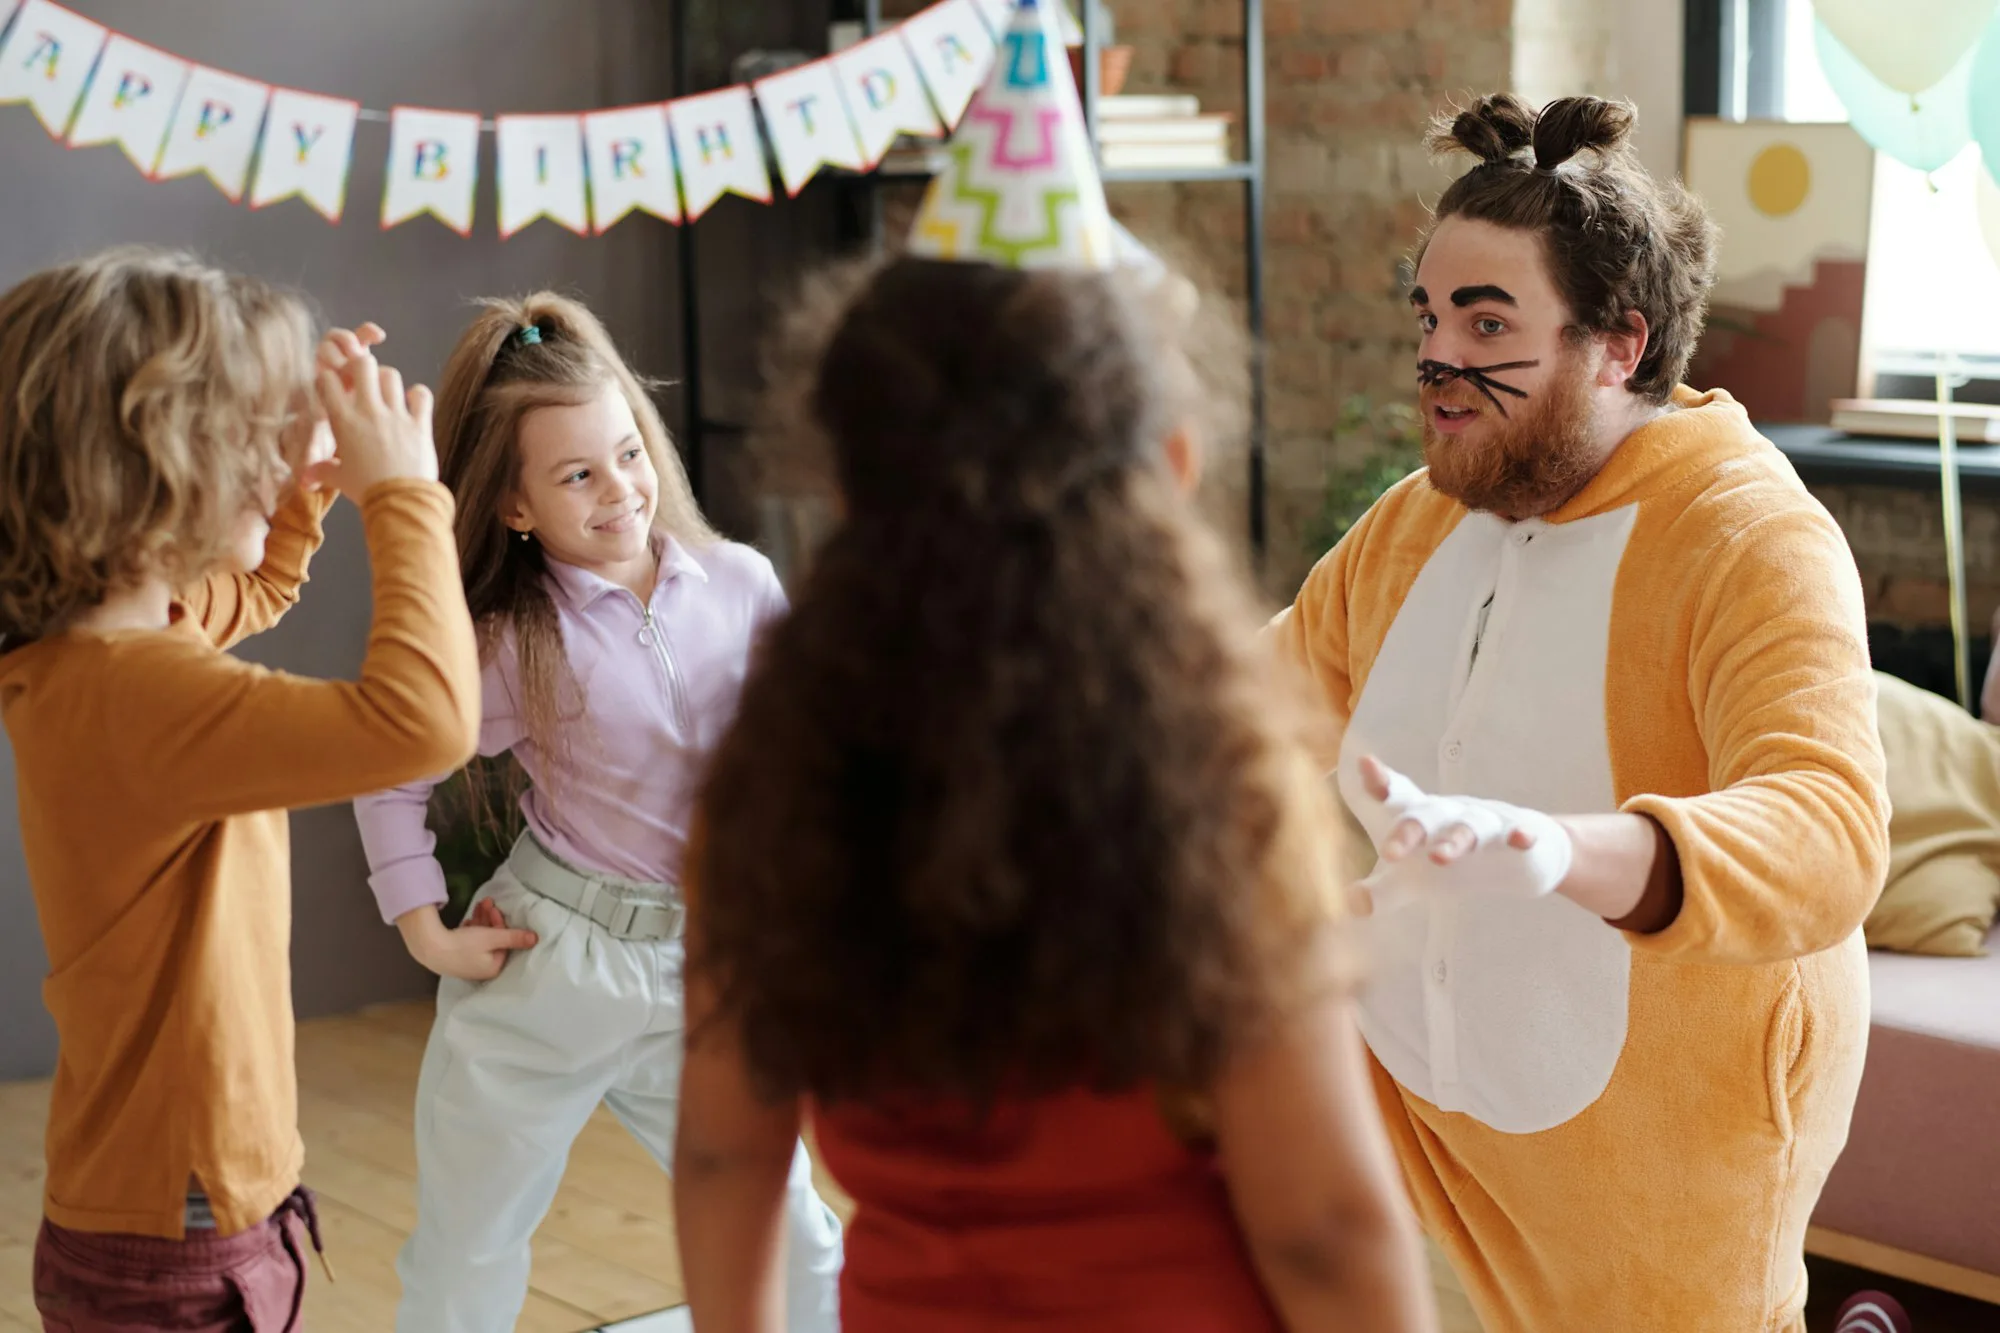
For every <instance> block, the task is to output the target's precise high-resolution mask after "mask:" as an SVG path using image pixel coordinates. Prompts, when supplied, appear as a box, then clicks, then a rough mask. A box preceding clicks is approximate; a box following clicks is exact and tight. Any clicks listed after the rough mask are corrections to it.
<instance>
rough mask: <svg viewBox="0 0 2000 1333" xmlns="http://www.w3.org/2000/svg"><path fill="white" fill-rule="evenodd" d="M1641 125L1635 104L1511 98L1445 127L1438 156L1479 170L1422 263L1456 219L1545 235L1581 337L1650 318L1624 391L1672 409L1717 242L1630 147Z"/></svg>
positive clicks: (1445, 209)
mask: <svg viewBox="0 0 2000 1333" xmlns="http://www.w3.org/2000/svg"><path fill="white" fill-rule="evenodd" d="M1636 120H1637V112H1636V111H1634V109H1633V108H1632V106H1631V105H1630V104H1629V103H1625V102H1607V101H1604V100H1602V99H1601V98H1596V97H1562V98H1558V99H1556V100H1555V101H1553V102H1550V103H1549V104H1548V105H1547V106H1545V107H1543V108H1542V109H1541V111H1540V112H1539V113H1537V112H1535V111H1533V110H1531V109H1529V107H1528V106H1527V104H1526V103H1524V102H1522V101H1521V100H1520V99H1519V98H1516V97H1513V96H1511V95H1509V94H1505V93H1503V94H1500V95H1499V96H1496V97H1482V98H1481V99H1479V101H1478V102H1476V103H1475V104H1473V106H1471V107H1470V108H1469V109H1467V110H1464V111H1457V112H1446V113H1444V114H1442V115H1440V116H1438V117H1437V119H1436V120H1435V121H1433V122H1432V124H1431V128H1430V131H1429V133H1428V135H1427V136H1426V138H1425V143H1426V145H1427V146H1428V147H1429V148H1430V150H1431V151H1432V152H1433V153H1437V154H1440V155H1442V154H1446V153H1451V152H1466V153H1470V154H1472V155H1473V156H1474V157H1477V158H1478V159H1479V165H1477V166H1475V167H1473V168H1472V170H1470V171H1468V172H1466V173H1465V174H1464V175H1463V176H1460V177H1459V178H1458V179H1457V180H1455V181H1453V182H1452V183H1451V185H1450V186H1448V187H1447V188H1446V190H1445V192H1444V195H1443V197H1442V198H1440V199H1439V200H1438V205H1437V208H1436V210H1435V211H1434V214H1433V218H1432V222H1431V226H1430V228H1429V229H1427V230H1426V232H1425V234H1424V236H1423V238H1422V240H1421V241H1420V242H1419V244H1418V246H1417V255H1416V257H1417V258H1418V259H1421V258H1422V257H1423V251H1424V248H1425V247H1426V246H1428V245H1429V244H1430V237H1431V235H1432V234H1433V233H1434V232H1435V230H1436V227H1437V224H1438V223H1440V222H1443V221H1444V220H1445V219H1446V218H1450V217H1463V218H1470V219H1473V220H1476V221H1480V222H1490V223H1493V224H1494V225H1496V226H1501V227H1512V228H1515V229H1517V230H1521V231H1529V232H1534V233H1536V234H1538V235H1540V236H1541V237H1542V241H1543V251H1544V253H1545V255H1546V256H1547V260H1548V265H1549V271H1550V273H1551V274H1552V275H1553V276H1554V278H1555V284H1556V289H1557V290H1558V291H1560V292H1561V293H1562V294H1563V299H1564V300H1565V301H1566V302H1567V303H1568V305H1569V308H1570V312H1571V316H1572V318H1573V320H1574V323H1573V325H1572V332H1573V333H1574V334H1575V335H1577V336H1579V337H1583V336H1588V335H1590V334H1593V333H1623V332H1629V331H1630V325H1631V312H1632V311H1635V310H1636V311H1638V312H1639V313H1640V314H1641V315H1643V316H1645V319H1646V329H1647V341H1646V352H1645V355H1644V356H1643V357H1642V358H1641V359H1640V361H1639V366H1638V369H1637V370H1636V371H1635V372H1634V373H1633V375H1632V378H1631V379H1629V380H1627V381H1626V387H1627V388H1629V389H1630V390H1631V391H1632V392H1633V393H1635V394H1638V395H1640V396H1641V397H1643V398H1646V399H1649V400H1650V401H1652V402H1655V403H1664V402H1666V401H1667V399H1668V398H1670V397H1671V396H1672V395H1673V391H1674V387H1675V386H1676V385H1678V384H1679V383H1680V381H1681V377H1682V376H1683V375H1685V374H1686V373H1687V368H1688V361H1689V360H1690V359H1691V358H1692V357H1693V356H1694V351H1695V345H1696V344H1697V343H1699V342H1700V341H1701V330H1702V324H1703V322H1704V321H1705V320H1706V318H1707V315H1708V294H1709V289H1710V288H1711V287H1712V286H1714V284H1715V245H1716V236H1717V232H1716V227H1715V224H1714V222H1712V221H1711V220H1710V219H1709V216H1708V210H1707V209H1705V208H1704V207H1703V206H1702V203H1701V201H1700V200H1699V199H1697V198H1695V197H1694V196H1693V195H1692V194H1689V193H1688V192H1687V190H1686V189H1684V188H1682V186H1681V184H1680V182H1678V181H1666V182H1660V181H1656V180H1654V179H1653V178H1652V176H1650V175H1649V174H1647V172H1646V169H1645V168H1644V167H1643V166H1641V165H1640V164H1639V160H1638V158H1637V157H1636V156H1634V155H1633V153H1632V150H1631V148H1630V146H1629V144H1628V142H1627V140H1628V139H1629V138H1630V136H1631V133H1632V126H1633V124H1634V123H1635V121H1636ZM1578 154H1586V155H1587V156H1585V157H1582V158H1579V157H1578Z"/></svg>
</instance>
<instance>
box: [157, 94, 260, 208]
mask: <svg viewBox="0 0 2000 1333" xmlns="http://www.w3.org/2000/svg"><path fill="white" fill-rule="evenodd" d="M270 100H271V85H270V84H268V83H258V82H257V81H256V80H255V79H239V78H237V77H236V76H235V75H234V74H224V73H223V72H222V71H221V70H219V69H208V68H206V67H204V66H201V65H197V66H195V68H194V72H193V73H192V74H190V75H188V81H187V87H186V88H184V89H182V91H181V104H180V109H179V110H177V111H176V112H175V113H174V123H173V126H172V128H170V129H169V130H168V131H167V146H166V147H165V148H164V149H162V150H161V152H160V169H159V172H158V179H160V180H172V179H173V178H174V177H176V176H187V175H192V174H193V173H194V172H197V171H205V172H207V173H208V178H209V179H210V180H212V181H214V182H215V188H216V189H218V190H220V191H222V192H223V193H224V194H226V195H228V196H229V202H231V203H237V202H239V201H240V200H241V199H242V198H243V186H244V184H245V182H246V181H247V180H248V179H249V176H250V159H251V157H252V156H253V155H254V154H255V153H256V151H257V140H258V137H259V135H260V133H261V131H262V129H263V126H264V106H265V104H266V103H268V102H269V101H270Z"/></svg>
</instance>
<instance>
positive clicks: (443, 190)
mask: <svg viewBox="0 0 2000 1333" xmlns="http://www.w3.org/2000/svg"><path fill="white" fill-rule="evenodd" d="M478 183H479V116H478V115H477V114H476V113H474V112H470V111H431V110H428V109H426V108H423V107H411V106H399V107H392V108H391V109H390V111H389V166H388V171H387V175H386V177H385V184H384V185H383V188H382V228H383V230H384V231H386V230H388V229H389V228H390V227H393V226H396V225H397V224H398V223H402V222H408V221H409V220H410V219H411V218H413V217H415V216H417V214H419V213H429V214H430V215H431V216H432V217H434V218H436V219H437V220H438V221H439V222H442V223H444V225H445V226H447V227H450V228H451V229H452V230H453V231H455V232H457V233H458V234H459V235H461V236H470V235H471V234H472V202H473V191H474V188H475V187H476V186H477V185H478Z"/></svg>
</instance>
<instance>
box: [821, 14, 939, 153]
mask: <svg viewBox="0 0 2000 1333" xmlns="http://www.w3.org/2000/svg"><path fill="white" fill-rule="evenodd" d="M833 68H834V73H835V75H836V76H837V77H838V78H839V80H840V91H841V93H842V95H843V96H845V97H846V98H847V110H848V112H849V114H851V115H852V116H853V117H854V128H855V131H856V133H857V134H858V135H859V136H860V138H861V161H862V165H863V167H865V168H866V169H868V170H871V171H872V170H874V168H875V165H876V164H877V163H879V162H880V161H881V160H882V156H883V154H885V153H887V152H888V151H889V149H890V147H891V146H892V145H893V144H894V143H895V142H896V136H897V135H899V134H918V135H924V136H926V137H936V136H937V135H939V134H942V133H943V132H944V127H943V126H941V125H939V124H938V118H937V112H935V111H933V110H931V103H930V99H929V98H928V97H926V96H925V95H924V85H923V83H922V81H921V80H920V79H919V78H918V77H917V66H916V63H915V62H914V61H912V60H911V59H910V49H909V48H908V47H907V46H904V45H903V38H902V35H901V34H900V33H895V32H885V33H883V34H882V35H881V36H879V37H871V38H869V39H868V40H867V41H865V42H860V43H857V44H856V45H854V46H850V47H848V48H847V49H846V50H845V51H842V52H841V53H840V54H839V55H836V56H834V57H833Z"/></svg>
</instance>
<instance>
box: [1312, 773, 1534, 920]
mask: <svg viewBox="0 0 2000 1333" xmlns="http://www.w3.org/2000/svg"><path fill="white" fill-rule="evenodd" d="M1340 785H1341V792H1342V794H1343V795H1345V796H1346V797H1347V802H1348V805H1349V807H1350V808H1351V809H1352V810H1353V811H1354V815H1355V818H1357V819H1359V820H1360V821H1361V826H1362V827H1363V828H1364V829H1366V830H1367V831H1368V836H1369V838H1370V839H1371V840H1372V841H1373V842H1374V844H1375V854H1376V855H1377V856H1378V857H1379V858H1380V861H1379V863H1378V864H1377V865H1376V867H1375V871H1374V873H1373V874H1371V875H1369V876H1368V878H1367V879H1366V880H1364V881H1362V885H1363V887H1364V888H1366V889H1369V890H1378V889H1383V888H1390V887H1397V888H1405V889H1409V890H1412V891H1415V892H1466V893H1486V894H1495V895H1499V896H1503V897H1509V898H1539V897H1542V896H1544V895H1545V894H1549V893H1553V892H1554V891H1555V890H1556V888H1557V887H1558V886H1559V885H1560V884H1561V883H1562V882H1563V878H1564V876H1566V875H1568V874H1569V868H1570V862H1571V859H1572V855H1573V848H1572V846H1571V843H1570V837H1569V834H1568V832H1567V831H1565V830H1564V828H1563V827H1562V825H1561V824H1559V823H1557V822H1556V821H1555V820H1553V819H1551V818H1550V817H1549V816H1547V815H1545V814H1542V813H1540V812H1539V811H1535V810H1524V809H1522V808H1521V807H1519V806H1515V805H1508V804H1507V803H1506V802H1504V801H1491V800H1485V799H1482V798H1480V797H1476V796H1433V795H1430V794H1428V793H1426V792H1424V791H1423V790H1422V789H1421V788H1419V787H1418V786H1417V784H1416V783H1414V782H1412V781H1410V779H1408V778H1406V777H1404V776H1403V775H1402V774H1401V773H1398V772H1396V771H1395V770H1394V769H1392V768H1390V767H1389V766H1388V765H1387V764H1384V763H1383V762H1382V761H1381V760H1379V759H1376V758H1374V757H1373V756H1372V755H1371V756H1369V757H1367V758H1364V759H1362V760H1361V761H1360V762H1359V763H1358V764H1355V765H1353V766H1352V767H1351V768H1350V769H1344V770H1343V771H1342V773H1341V780H1340Z"/></svg>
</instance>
